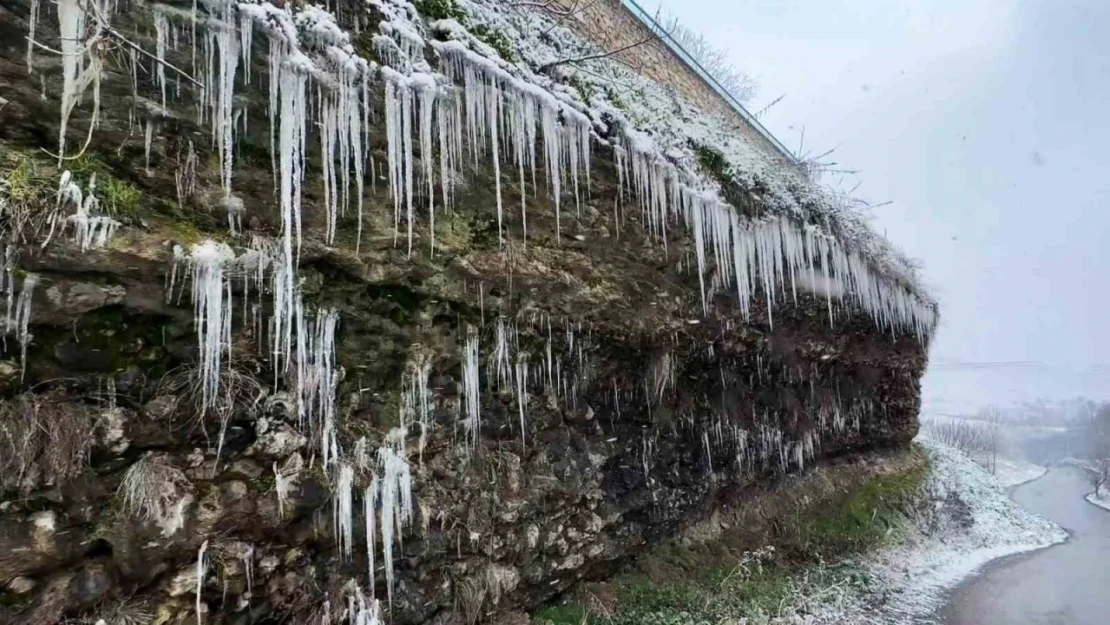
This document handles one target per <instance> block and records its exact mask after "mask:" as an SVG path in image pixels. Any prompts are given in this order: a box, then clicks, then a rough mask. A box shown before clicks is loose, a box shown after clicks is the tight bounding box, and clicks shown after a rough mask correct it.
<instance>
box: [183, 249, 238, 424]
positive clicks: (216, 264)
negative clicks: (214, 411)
mask: <svg viewBox="0 0 1110 625" xmlns="http://www.w3.org/2000/svg"><path fill="white" fill-rule="evenodd" d="M234 259H235V254H234V253H232V251H231V249H230V248H229V247H228V246H227V245H225V244H223V243H217V242H215V241H205V242H203V243H200V244H199V245H194V246H193V248H192V250H191V252H190V255H189V260H190V263H191V264H192V266H193V317H194V324H195V325H196V328H197V342H198V345H199V347H200V376H201V395H202V398H203V399H202V403H201V405H202V409H203V410H207V409H209V408H212V407H214V406H215V405H216V401H217V399H218V397H219V387H220V361H221V358H222V356H223V352H224V349H225V347H226V348H227V349H230V348H231V298H230V289H231V286H230V283H229V282H228V281H227V280H226V279H225V276H224V269H225V267H226V265H227V264H228V263H229V262H231V261H233V260H234ZM225 291H228V293H225Z"/></svg>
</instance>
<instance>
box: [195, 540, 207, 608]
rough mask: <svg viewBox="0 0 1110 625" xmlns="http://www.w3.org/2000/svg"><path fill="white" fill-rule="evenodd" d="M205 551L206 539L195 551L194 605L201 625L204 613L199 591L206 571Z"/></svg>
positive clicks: (202, 585)
mask: <svg viewBox="0 0 1110 625" xmlns="http://www.w3.org/2000/svg"><path fill="white" fill-rule="evenodd" d="M207 552H208V541H207V540H206V541H204V542H203V543H201V545H200V550H199V551H197V566H196V576H197V606H196V608H197V625H201V623H202V622H203V620H204V619H203V614H204V613H203V611H202V610H201V599H200V593H201V589H202V588H203V587H204V576H205V574H207V572H208V556H207V555H206V553H207Z"/></svg>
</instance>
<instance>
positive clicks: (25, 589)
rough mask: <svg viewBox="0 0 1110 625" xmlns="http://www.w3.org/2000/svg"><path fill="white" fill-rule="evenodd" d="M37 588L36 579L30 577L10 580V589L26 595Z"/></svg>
mask: <svg viewBox="0 0 1110 625" xmlns="http://www.w3.org/2000/svg"><path fill="white" fill-rule="evenodd" d="M34 589H35V580H33V579H31V578H29V577H16V578H15V579H13V580H12V581H10V582H8V591H10V592H14V593H15V594H17V595H25V594H27V593H29V592H31V591H32V590H34Z"/></svg>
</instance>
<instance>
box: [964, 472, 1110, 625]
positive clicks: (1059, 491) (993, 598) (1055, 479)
mask: <svg viewBox="0 0 1110 625" xmlns="http://www.w3.org/2000/svg"><path fill="white" fill-rule="evenodd" d="M1090 490H1091V487H1090V486H1089V485H1088V483H1087V481H1086V480H1085V479H1084V476H1083V475H1082V474H1081V473H1080V472H1079V471H1078V470H1076V469H1074V468H1071V467H1058V468H1052V469H1050V470H1049V472H1048V474H1047V475H1045V476H1044V477H1042V478H1040V479H1038V480H1034V481H1032V482H1030V483H1028V484H1024V485H1022V486H1018V487H1017V488H1016V489H1015V490H1014V492H1013V498H1014V500H1016V501H1017V502H1018V503H1020V504H1021V505H1023V506H1025V507H1026V508H1027V509H1029V510H1030V511H1032V512H1034V513H1036V514H1039V515H1041V516H1043V517H1045V518H1047V519H1051V520H1052V521H1055V522H1056V523H1058V524H1059V525H1061V526H1063V527H1064V528H1066V529H1067V530H1068V533H1069V534H1070V539H1069V540H1068V542H1066V543H1064V544H1061V545H1056V546H1054V547H1049V548H1047V549H1042V550H1040V551H1035V552H1033V553H1028V554H1022V555H1018V556H1013V557H1010V558H1005V559H1002V560H1000V561H998V562H997V563H995V564H992V565H990V566H988V567H987V568H986V569H985V570H984V571H983V572H982V573H981V574H980V575H978V576H976V577H974V578H972V579H970V580H968V581H967V582H965V583H964V584H962V585H961V586H959V587H958V588H957V589H956V590H955V591H954V592H953V594H952V597H951V599H950V601H949V603H948V606H947V607H946V608H945V610H944V612H943V614H942V617H943V618H942V620H943V622H944V623H947V624H948V625H1108V624H1110V512H1108V511H1106V510H1103V509H1102V508H1099V507H1096V506H1093V505H1091V504H1089V503H1087V502H1086V501H1084V499H1083V498H1084V497H1085V496H1086V494H1087V493H1088V492H1089V491H1090Z"/></svg>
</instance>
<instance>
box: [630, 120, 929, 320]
mask: <svg viewBox="0 0 1110 625" xmlns="http://www.w3.org/2000/svg"><path fill="white" fill-rule="evenodd" d="M617 159H618V168H619V170H620V171H621V179H622V181H628V184H629V187H630V189H631V192H632V193H633V194H634V195H635V196H636V197H638V198H639V199H640V206H641V210H642V214H643V222H644V223H645V224H646V225H647V227H648V229H649V231H650V233H651V234H652V235H653V236H656V237H658V238H659V239H660V240H662V241H663V242H664V244H665V242H666V235H667V225H668V223H670V222H673V221H677V220H681V221H682V222H683V223H684V224H685V226H686V227H687V229H689V230H690V231H691V234H692V237H693V241H694V254H695V260H696V262H697V268H698V279H699V282H700V287H701V299H702V309H703V311H705V312H706V313H708V310H709V300H710V299H711V298H712V295H713V294H714V292H715V291H716V290H717V289H718V288H722V287H727V286H732V287H734V288H735V289H736V295H737V299H738V303H739V307H740V310H741V312H742V314H743V315H744V317H745V318H747V317H748V315H749V314H750V311H751V302H752V299H753V297H754V296H755V294H756V293H757V290H759V291H762V293H763V295H764V298H765V299H766V302H767V316H768V320H769V321H771V322H772V323H773V318H772V313H771V311H772V309H773V308H774V305H775V302H776V299H777V298H779V297H785V296H787V295H789V296H790V297H791V298H793V299H794V301H795V302H796V301H797V297H798V291H799V289H801V290H803V291H806V292H809V293H813V294H815V295H820V296H824V298H825V300H826V302H827V306H828V311H829V321H830V323H832V322H833V316H834V308H835V307H837V306H839V305H840V304H838V305H834V300H836V301H837V302H842V303H843V304H842V305H843V306H847V305H848V304H854V305H855V306H858V307H859V308H861V309H862V310H863V311H864V312H866V313H867V314H868V315H870V316H871V318H872V319H874V320H875V323H876V324H877V325H878V326H879V327H880V328H882V329H886V330H890V331H892V332H893V331H895V330H907V331H910V332H913V333H914V334H916V335H917V336H918V337H919V338H921V339H925V338H927V337H928V336H929V335H930V333H931V332H932V330H933V328H934V327H935V325H936V321H937V313H936V308H935V307H934V306H933V305H932V304H930V303H927V302H924V301H922V300H921V298H919V297H918V296H917V295H915V294H914V293H913V292H911V291H910V290H909V289H908V288H907V287H906V286H904V285H902V284H899V283H898V282H896V281H893V280H891V279H889V278H886V277H883V276H881V275H879V274H877V273H875V272H874V271H872V269H871V267H870V265H869V263H868V262H867V261H866V259H864V258H863V257H862V256H861V255H860V254H859V253H857V252H854V251H851V250H849V249H846V248H845V247H844V246H843V245H841V244H840V242H839V241H837V240H836V238H834V237H832V236H830V235H828V234H826V233H824V232H823V231H822V230H821V229H820V228H818V227H817V226H814V225H799V224H796V223H794V222H793V221H791V220H789V219H786V218H783V217H764V218H760V219H749V218H747V217H744V216H741V215H740V214H739V213H737V211H736V210H735V209H734V208H733V207H732V206H730V205H728V204H725V203H724V202H722V201H721V200H720V198H719V196H718V195H717V194H716V192H714V191H704V190H698V189H697V188H696V186H695V185H696V184H697V182H696V181H695V180H694V179H693V178H692V177H691V176H689V175H688V174H686V173H684V172H682V171H681V170H679V169H678V168H677V167H675V166H674V165H673V164H672V163H670V162H669V161H667V160H666V159H664V158H662V157H660V156H659V155H658V150H657V149H656V148H655V146H654V144H653V143H652V141H651V140H650V139H649V138H648V137H645V136H644V135H642V134H639V133H636V132H635V131H628V132H627V133H626V135H625V142H624V143H623V145H620V146H618V148H617ZM713 268H715V269H713ZM707 278H709V282H710V283H709V284H708V285H707V284H706V281H707Z"/></svg>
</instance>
